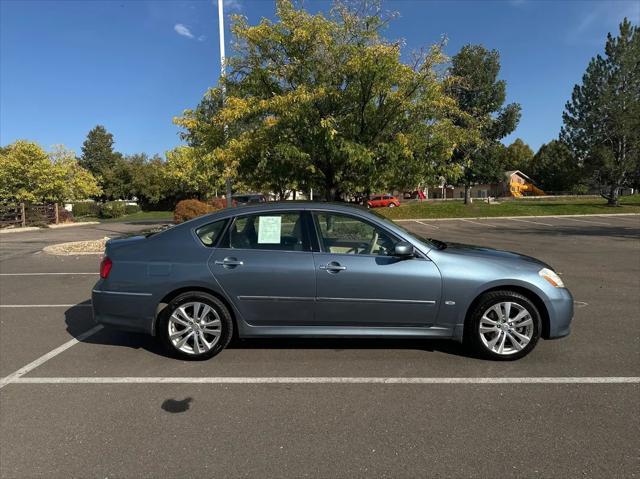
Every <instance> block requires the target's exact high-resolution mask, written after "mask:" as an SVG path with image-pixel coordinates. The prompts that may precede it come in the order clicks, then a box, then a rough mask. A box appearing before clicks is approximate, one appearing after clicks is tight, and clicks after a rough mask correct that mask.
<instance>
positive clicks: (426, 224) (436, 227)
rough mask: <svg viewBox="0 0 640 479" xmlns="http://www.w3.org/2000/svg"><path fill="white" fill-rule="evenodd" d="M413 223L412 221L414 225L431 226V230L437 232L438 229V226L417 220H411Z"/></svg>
mask: <svg viewBox="0 0 640 479" xmlns="http://www.w3.org/2000/svg"><path fill="white" fill-rule="evenodd" d="M413 221H414V222H415V223H420V224H421V225H424V226H431V227H432V228H435V229H437V230H439V229H440V227H439V226H434V225H430V224H429V223H423V222H422V221H418V220H413Z"/></svg>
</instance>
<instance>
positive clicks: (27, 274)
mask: <svg viewBox="0 0 640 479" xmlns="http://www.w3.org/2000/svg"><path fill="white" fill-rule="evenodd" d="M98 274H100V273H0V276H62V275H69V276H83V275H91V276H96V275H98Z"/></svg>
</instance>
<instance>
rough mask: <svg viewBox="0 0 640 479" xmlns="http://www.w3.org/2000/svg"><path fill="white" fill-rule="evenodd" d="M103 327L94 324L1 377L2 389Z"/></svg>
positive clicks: (0, 384)
mask: <svg viewBox="0 0 640 479" xmlns="http://www.w3.org/2000/svg"><path fill="white" fill-rule="evenodd" d="M101 329H102V325H101V324H98V325H97V326H94V327H93V328H91V329H90V330H88V331H85V332H84V333H82V334H79V335H78V336H77V337H75V338H73V339H71V340H69V341H67V342H66V343H64V344H63V345H61V346H58V347H57V348H56V349H54V350H52V351H49V352H48V353H47V354H45V355H43V356H40V357H39V358H38V359H36V360H35V361H32V362H30V363H29V364H27V365H26V366H24V367H22V368H20V369H18V370H17V371H16V372H14V373H11V374H9V375H8V376H6V377H4V378H2V379H0V389H2V388H3V387H5V386H6V385H7V384H10V383H12V382H14V381H16V380H19V379H20V378H21V377H22V376H24V375H25V374H27V373H28V372H30V371H32V370H34V369H35V368H37V367H38V366H41V365H42V364H44V363H46V362H47V361H49V359H51V358H54V357H56V356H57V355H58V354H60V353H63V352H64V351H66V350H67V349H69V348H70V347H71V346H73V345H74V344H78V343H79V342H80V341H84V340H85V339H87V338H88V337H89V336H92V335H94V334H95V333H97V332H98V331H100V330H101Z"/></svg>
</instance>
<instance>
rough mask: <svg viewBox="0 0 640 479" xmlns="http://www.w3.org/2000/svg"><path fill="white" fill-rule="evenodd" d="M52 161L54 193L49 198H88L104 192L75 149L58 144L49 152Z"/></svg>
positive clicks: (66, 199) (59, 199)
mask: <svg viewBox="0 0 640 479" xmlns="http://www.w3.org/2000/svg"><path fill="white" fill-rule="evenodd" d="M49 159H50V161H51V163H52V169H51V181H52V183H54V184H55V186H52V188H51V189H52V193H51V195H50V197H49V199H53V200H55V201H59V202H61V201H74V200H86V199H87V198H90V197H92V196H97V195H100V194H101V193H102V191H101V189H100V187H99V186H98V181H97V180H96V178H95V177H94V176H93V175H92V174H91V173H90V172H89V171H87V170H85V169H84V168H83V167H82V166H80V162H79V161H78V159H77V158H76V154H75V152H74V151H72V150H69V149H67V148H65V147H64V145H56V146H54V148H53V151H52V152H51V153H49Z"/></svg>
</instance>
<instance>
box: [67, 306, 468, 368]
mask: <svg viewBox="0 0 640 479" xmlns="http://www.w3.org/2000/svg"><path fill="white" fill-rule="evenodd" d="M90 306H91V301H89V300H87V301H84V302H82V303H79V304H76V305H75V306H72V307H71V308H69V309H67V310H66V311H65V322H66V325H67V331H68V332H69V334H71V335H72V336H73V337H74V338H77V337H78V336H80V335H81V334H83V333H85V332H86V331H88V330H90V329H91V328H92V327H94V326H95V325H96V322H95V321H94V319H93V314H92V311H91V308H90ZM82 342H83V343H87V344H102V345H109V346H121V347H126V348H133V349H144V350H146V351H149V352H150V353H153V354H157V355H159V356H165V357H171V356H170V354H168V353H167V351H166V350H165V349H164V348H163V346H162V345H161V344H160V342H159V341H158V340H157V338H155V337H152V336H149V335H146V334H141V333H135V332H128V331H120V330H117V329H113V328H109V327H105V328H103V329H101V330H100V331H98V332H97V333H95V334H93V335H91V336H89V337H88V338H85V339H83V340H82ZM228 348H229V349H236V350H240V349H263V350H268V349H274V350H275V349H300V350H304V349H326V350H332V351H334V352H341V351H345V350H350V349H353V350H357V349H362V350H366V349H388V350H415V351H425V352H441V353H445V354H451V355H454V356H464V357H475V356H473V354H472V353H471V352H470V351H469V350H467V349H466V348H465V347H464V346H463V345H462V344H460V343H458V342H456V341H452V340H447V339H415V338H411V339H398V338H370V339H369V338H250V339H239V338H237V337H234V338H233V340H232V341H231V343H230V344H229V346H228Z"/></svg>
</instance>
